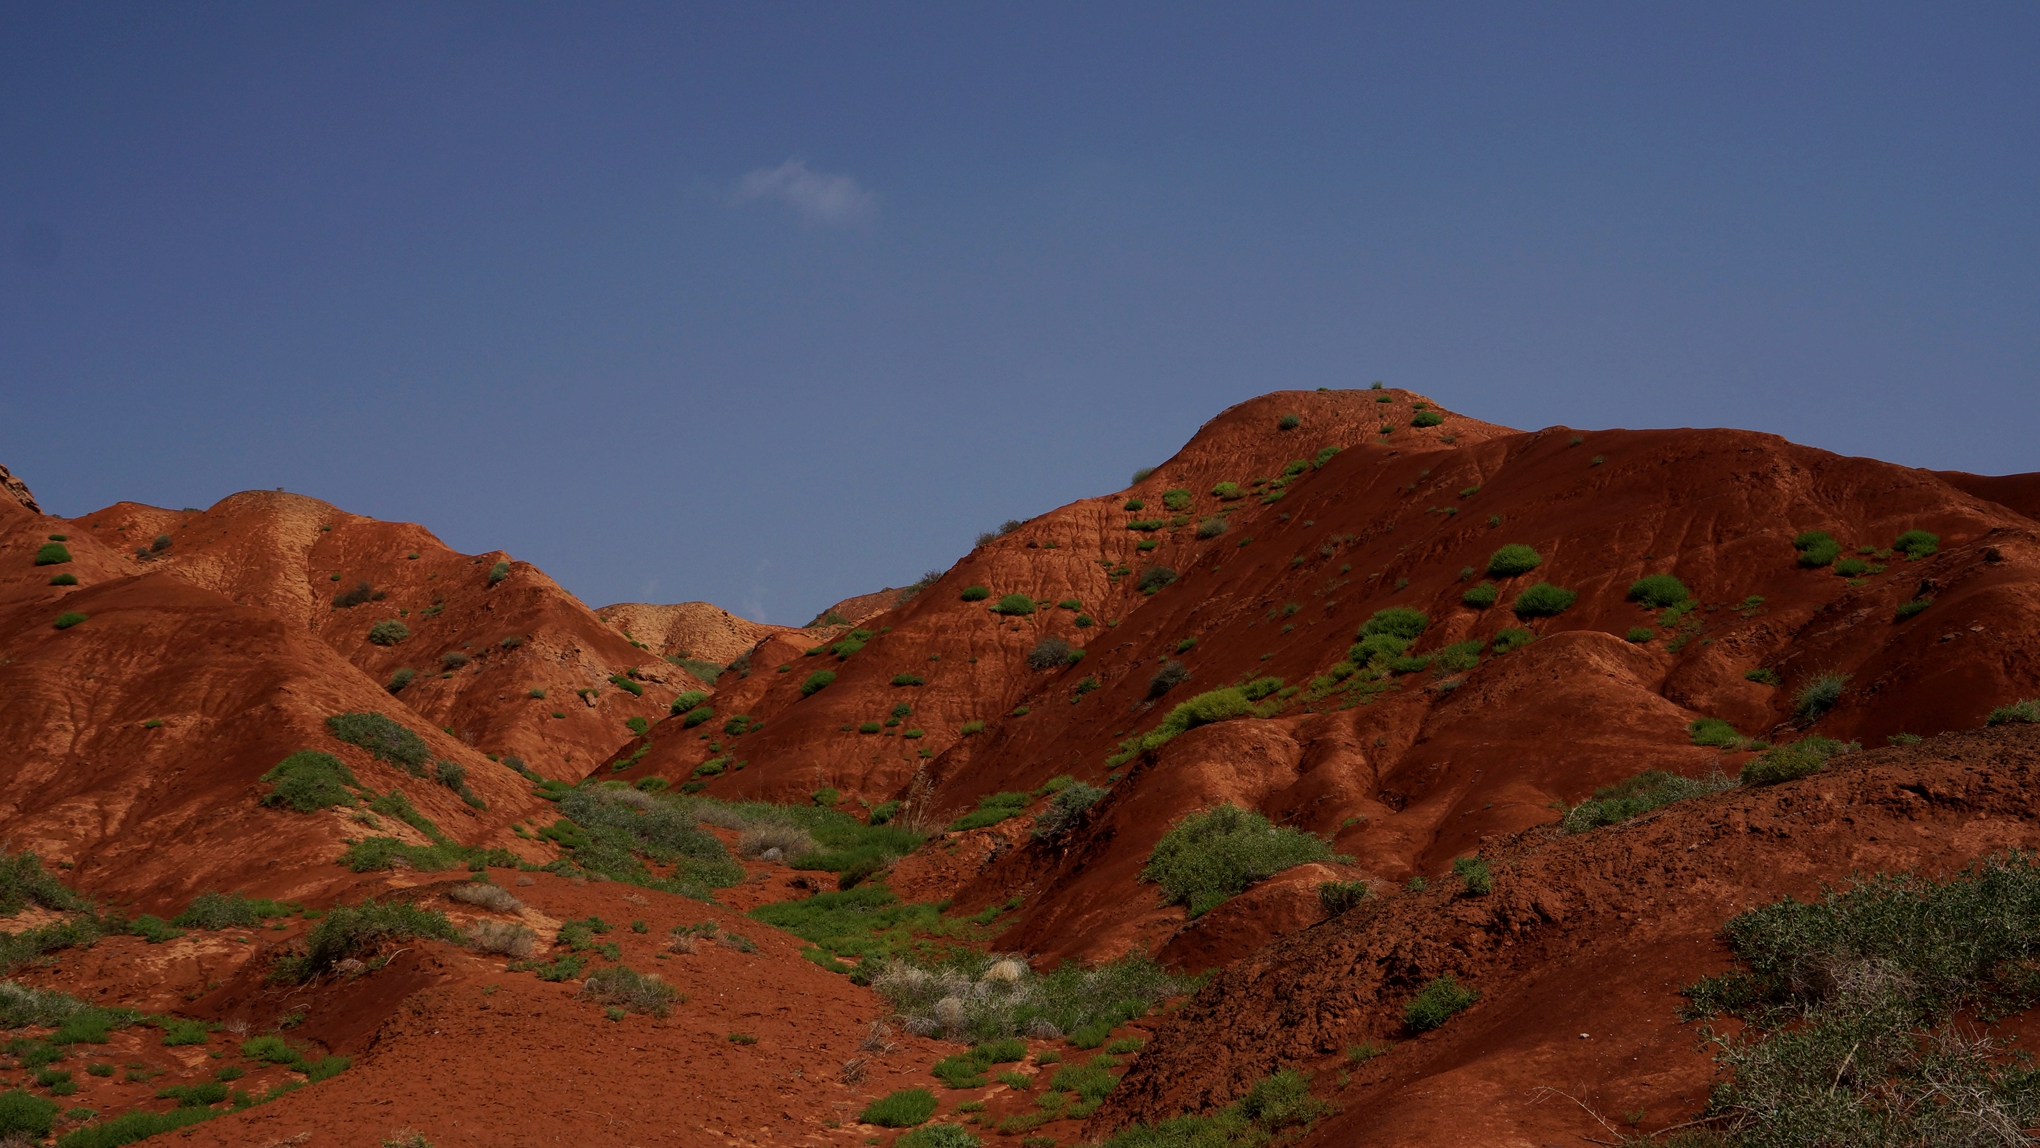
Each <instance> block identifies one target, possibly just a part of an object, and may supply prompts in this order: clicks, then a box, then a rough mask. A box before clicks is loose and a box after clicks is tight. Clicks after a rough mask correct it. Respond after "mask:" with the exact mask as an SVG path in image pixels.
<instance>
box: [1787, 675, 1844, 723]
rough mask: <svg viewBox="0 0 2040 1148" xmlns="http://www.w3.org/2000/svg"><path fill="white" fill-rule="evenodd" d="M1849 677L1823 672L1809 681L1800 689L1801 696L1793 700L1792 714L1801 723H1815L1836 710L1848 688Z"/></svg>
mask: <svg viewBox="0 0 2040 1148" xmlns="http://www.w3.org/2000/svg"><path fill="white" fill-rule="evenodd" d="M1848 682H1849V675H1847V674H1844V673H1838V672H1836V671H1834V670H1823V671H1821V672H1820V673H1817V674H1815V675H1813V677H1811V678H1809V679H1807V682H1806V684H1805V685H1803V686H1801V687H1799V694H1798V696H1797V697H1795V698H1794V699H1793V700H1792V714H1793V716H1794V717H1797V718H1798V719H1800V720H1801V721H1813V720H1814V719H1816V718H1818V717H1820V716H1821V715H1822V714H1824V713H1826V712H1828V711H1829V710H1831V709H1833V708H1835V703H1836V702H1838V701H1841V700H1842V689H1843V687H1845V686H1847V685H1848Z"/></svg>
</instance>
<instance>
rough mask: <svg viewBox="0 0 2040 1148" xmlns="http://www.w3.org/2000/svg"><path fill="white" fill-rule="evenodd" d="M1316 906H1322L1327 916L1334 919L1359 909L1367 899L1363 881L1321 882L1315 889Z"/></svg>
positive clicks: (1365, 885) (1365, 883)
mask: <svg viewBox="0 0 2040 1148" xmlns="http://www.w3.org/2000/svg"><path fill="white" fill-rule="evenodd" d="M1317 895H1318V904H1320V905H1323V906H1324V908H1325V914H1326V915H1327V916H1331V917H1336V916H1338V915H1339V914H1341V913H1349V912H1352V911H1353V910H1354V909H1357V908H1359V907H1360V903H1361V902H1362V901H1365V900H1366V899H1367V882H1365V881H1322V882H1319V884H1318V887H1317Z"/></svg>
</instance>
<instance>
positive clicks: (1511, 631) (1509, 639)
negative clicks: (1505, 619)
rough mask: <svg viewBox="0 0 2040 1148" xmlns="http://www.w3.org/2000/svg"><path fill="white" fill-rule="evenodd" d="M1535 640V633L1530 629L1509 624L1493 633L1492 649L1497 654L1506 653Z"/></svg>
mask: <svg viewBox="0 0 2040 1148" xmlns="http://www.w3.org/2000/svg"><path fill="white" fill-rule="evenodd" d="M1536 640H1537V635H1535V634H1533V633H1531V632H1530V631H1528V630H1523V629H1518V628H1517V627H1514V626H1510V627H1508V628H1507V629H1505V630H1502V631H1501V632H1500V633H1498V634H1496V635H1495V642H1494V646H1493V649H1494V652H1495V653H1497V654H1506V653H1509V652H1511V651H1514V650H1520V649H1522V648H1523V647H1525V646H1527V645H1529V644H1530V643H1532V642H1534V641H1536Z"/></svg>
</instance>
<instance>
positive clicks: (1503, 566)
mask: <svg viewBox="0 0 2040 1148" xmlns="http://www.w3.org/2000/svg"><path fill="white" fill-rule="evenodd" d="M1543 564H1544V557H1543V555H1541V554H1539V553H1537V551H1535V550H1532V549H1531V548H1530V547H1528V546H1525V545H1523V544H1522V543H1520V542H1511V543H1510V544H1508V545H1507V546H1504V547H1502V548H1501V549H1500V550H1497V551H1495V552H1494V553H1493V554H1491V555H1489V556H1488V563H1487V572H1488V577H1490V578H1514V577H1515V576H1516V575H1518V574H1528V573H1529V572H1531V571H1532V570H1535V569H1537V568H1538V567H1539V566H1541V565H1543Z"/></svg>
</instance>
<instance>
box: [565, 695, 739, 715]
mask: <svg viewBox="0 0 2040 1148" xmlns="http://www.w3.org/2000/svg"><path fill="white" fill-rule="evenodd" d="M537 696H539V697H544V696H545V694H544V693H543V692H541V693H539V694H538V695H537ZM707 700H708V695H707V694H705V693H703V692H702V691H700V690H688V691H686V692H685V693H683V694H681V695H680V696H679V697H677V698H674V699H673V701H672V703H671V704H670V705H668V706H667V709H668V710H670V711H671V712H673V713H675V714H684V713H686V712H687V711H688V710H691V709H693V708H694V707H695V706H698V705H700V704H701V703H703V702H705V701H707Z"/></svg>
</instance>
